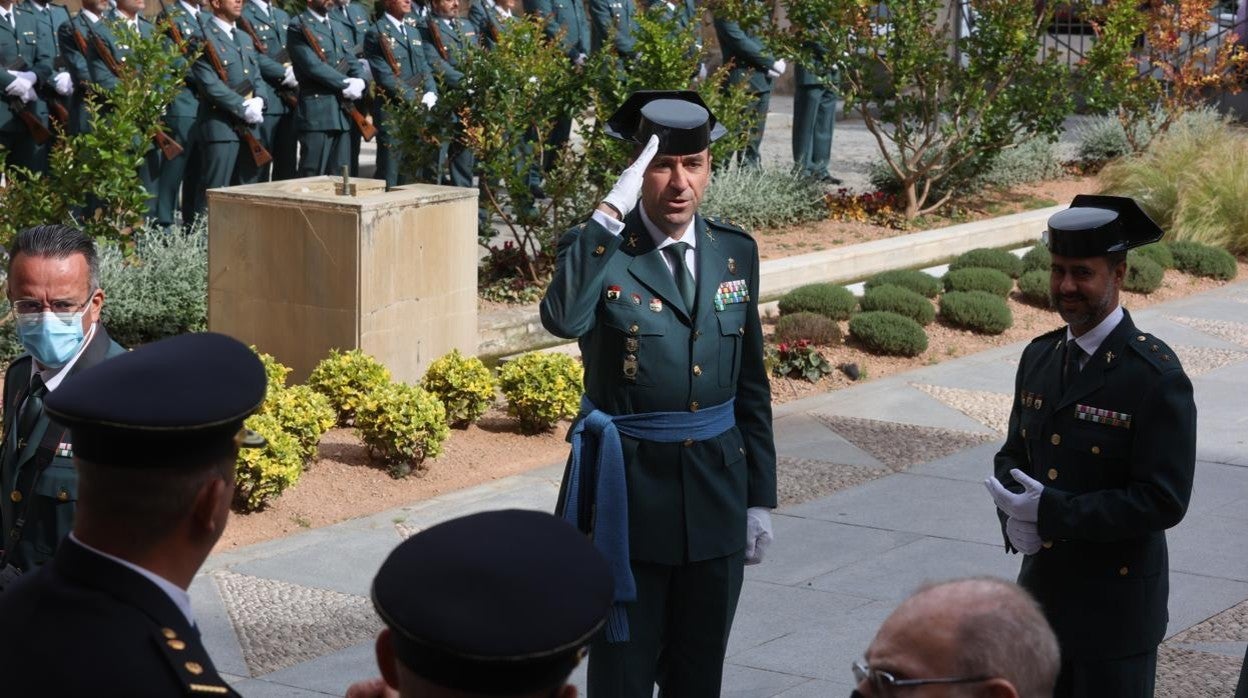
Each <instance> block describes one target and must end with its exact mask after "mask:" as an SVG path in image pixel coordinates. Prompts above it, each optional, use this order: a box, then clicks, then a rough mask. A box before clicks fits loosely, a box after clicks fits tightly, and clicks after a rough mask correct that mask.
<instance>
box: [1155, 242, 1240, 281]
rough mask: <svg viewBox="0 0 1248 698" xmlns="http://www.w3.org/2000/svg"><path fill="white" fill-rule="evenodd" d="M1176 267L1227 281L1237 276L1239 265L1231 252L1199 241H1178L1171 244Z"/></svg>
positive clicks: (1194, 273)
mask: <svg viewBox="0 0 1248 698" xmlns="http://www.w3.org/2000/svg"><path fill="white" fill-rule="evenodd" d="M1170 252H1171V254H1173V255H1174V268H1175V269H1178V270H1179V271H1182V272H1187V273H1188V274H1193V275H1195V276H1207V277H1209V278H1212V279H1221V280H1223V281H1227V280H1230V279H1233V278H1235V275H1236V274H1238V273H1239V267H1237V266H1235V258H1234V257H1232V256H1231V253H1230V252H1227V251H1226V250H1224V249H1221V248H1218V247H1212V246H1210V245H1202V244H1201V243H1199V242H1176V243H1173V244H1171V245H1170Z"/></svg>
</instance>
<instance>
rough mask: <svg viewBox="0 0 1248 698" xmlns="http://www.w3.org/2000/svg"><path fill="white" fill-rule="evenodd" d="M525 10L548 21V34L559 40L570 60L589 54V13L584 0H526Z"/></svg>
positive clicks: (554, 39) (552, 38)
mask: <svg viewBox="0 0 1248 698" xmlns="http://www.w3.org/2000/svg"><path fill="white" fill-rule="evenodd" d="M524 11H525V12H527V13H529V14H531V15H537V16H539V17H541V18H542V19H544V20H545V21H546V36H547V37H548V38H550V39H551V40H553V41H558V42H559V43H560V45H561V46H562V47H563V53H564V55H566V56H567V57H568V58H569V59H570V60H576V58H577V56H580V55H586V56H588V55H589V52H590V45H591V43H592V41H593V40H592V39H591V37H590V28H589V13H587V12H586V11H585V5H584V4H583V0H524Z"/></svg>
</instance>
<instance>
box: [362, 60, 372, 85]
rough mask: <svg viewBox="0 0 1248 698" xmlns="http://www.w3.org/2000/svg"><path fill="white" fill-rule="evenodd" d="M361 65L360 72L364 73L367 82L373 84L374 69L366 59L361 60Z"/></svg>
mask: <svg viewBox="0 0 1248 698" xmlns="http://www.w3.org/2000/svg"><path fill="white" fill-rule="evenodd" d="M359 64H360V72H361V73H364V80H366V81H367V82H372V81H373V67H372V66H371V65H369V64H368V60H367V59H365V58H361V59H359Z"/></svg>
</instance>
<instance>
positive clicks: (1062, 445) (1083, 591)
mask: <svg viewBox="0 0 1248 698" xmlns="http://www.w3.org/2000/svg"><path fill="white" fill-rule="evenodd" d="M1124 312H1125V311H1124ZM1065 332H1066V330H1065V328H1063V329H1061V330H1058V331H1055V332H1050V333H1048V334H1046V335H1042V336H1040V337H1038V338H1036V339H1035V340H1034V341H1033V342H1032V343H1031V344H1030V345H1028V347H1027V348H1026V349H1025V350H1024V351H1023V356H1022V359H1021V361H1020V362H1019V367H1018V378H1017V382H1016V385H1015V395H1014V406H1013V410H1012V411H1011V413H1010V422H1009V432H1008V434H1007V436H1006V441H1005V445H1004V446H1003V447H1002V448H1001V450H1000V452H999V453H997V456H996V461H995V471H996V476H997V479H999V480H1000V481H1001V482H1002V484H1004V485H1005V486H1006V487H1007V488H1010V489H1013V490H1015V491H1021V486H1019V485H1018V484H1017V483H1015V481H1014V479H1013V478H1012V477H1010V469H1011V468H1018V469H1020V470H1022V471H1023V472H1025V473H1027V474H1028V475H1029V476H1031V477H1032V478H1035V479H1036V480H1038V481H1040V482H1041V483H1042V484H1044V486H1045V488H1044V493H1043V495H1042V496H1041V499H1040V510H1039V520H1038V521H1037V526H1038V529H1039V533H1040V536H1041V538H1042V539H1043V540H1044V541H1045V543H1044V547H1042V548H1041V549H1040V551H1039V552H1037V553H1036V554H1035V555H1028V556H1026V557H1024V558H1023V564H1022V570H1021V572H1020V573H1019V578H1018V581H1019V583H1020V584H1021V585H1022V586H1023V587H1025V588H1026V589H1027V590H1028V591H1030V592H1031V593H1032V594H1033V595H1034V596H1035V597H1036V600H1037V601H1039V602H1040V605H1041V607H1042V608H1043V609H1044V614H1045V616H1046V617H1047V618H1048V620H1049V623H1050V624H1052V626H1053V630H1054V631H1055V632H1056V633H1057V637H1058V641H1059V643H1060V644H1061V650H1062V658H1063V661H1065V660H1067V659H1068V658H1070V659H1080V660H1102V659H1115V658H1120V657H1126V656H1129V655H1134V654H1140V653H1144V652H1150V651H1152V650H1153V649H1155V648H1156V646H1157V645H1158V643H1160V642H1161V640H1162V638H1163V637H1164V636H1165V632H1166V621H1167V610H1166V601H1167V597H1168V595H1169V564H1168V560H1167V551H1166V534H1165V529H1167V528H1170V527H1172V526H1174V525H1175V524H1177V523H1179V521H1180V520H1181V519H1182V518H1183V515H1184V513H1185V512H1186V511H1187V504H1188V500H1189V498H1190V496H1191V491H1192V477H1193V472H1194V469H1195V459H1196V406H1195V404H1194V403H1193V401H1192V384H1191V381H1189V380H1188V378H1187V374H1185V373H1184V372H1183V369H1182V367H1181V366H1180V365H1179V360H1178V357H1177V356H1176V355H1175V354H1174V351H1173V350H1172V349H1170V348H1169V347H1168V346H1166V345H1165V343H1163V342H1162V341H1161V340H1159V339H1157V338H1156V337H1154V336H1152V335H1150V334H1147V333H1145V332H1141V331H1140V330H1139V329H1137V328H1136V327H1135V324H1134V323H1133V322H1132V321H1131V316H1130V314H1125V315H1124V317H1123V319H1122V321H1121V322H1120V323H1119V325H1118V326H1117V327H1116V328H1115V329H1114V330H1113V331H1112V332H1111V333H1110V334H1109V336H1108V337H1106V339H1105V340H1104V341H1103V342H1102V343H1101V346H1100V347H1099V348H1098V349H1097V353H1096V354H1095V355H1093V356H1091V357H1089V359H1088V360H1087V363H1086V364H1085V366H1084V368H1083V370H1082V371H1080V372H1078V373H1077V374H1075V376H1074V377H1073V378H1071V379H1070V380H1069V381H1068V382H1069V385H1068V387H1067V388H1066V389H1065V390H1063V389H1062V366H1063V361H1064V360H1065V351H1066V348H1065V344H1066V341H1065V340H1066V336H1065ZM1006 545H1007V547H1008V546H1009V540H1008V538H1007V539H1006Z"/></svg>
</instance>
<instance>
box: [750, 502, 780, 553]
mask: <svg viewBox="0 0 1248 698" xmlns="http://www.w3.org/2000/svg"><path fill="white" fill-rule="evenodd" d="M774 539H775V536H773V535H772V534H771V510H770V509H768V508H766V507H750V508H749V509H746V510H745V564H747V565H757V564H758V563H760V562H762V561H763V553H765V552H767V546H769V545H771V541H772V540H774Z"/></svg>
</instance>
